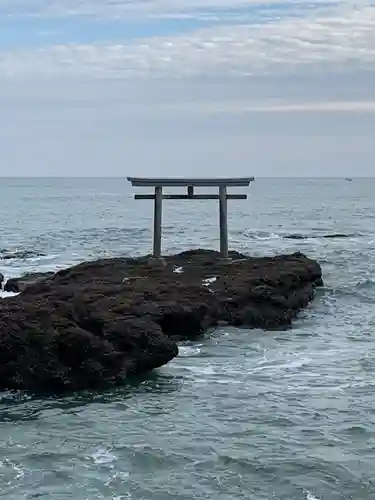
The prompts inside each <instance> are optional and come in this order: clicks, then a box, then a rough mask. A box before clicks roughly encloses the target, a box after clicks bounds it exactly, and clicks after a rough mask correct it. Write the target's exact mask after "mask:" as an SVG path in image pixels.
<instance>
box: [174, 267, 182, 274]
mask: <svg viewBox="0 0 375 500" xmlns="http://www.w3.org/2000/svg"><path fill="white" fill-rule="evenodd" d="M173 272H174V273H177V274H181V273H183V272H184V268H183V267H181V266H180V267H175V268H174V269H173Z"/></svg>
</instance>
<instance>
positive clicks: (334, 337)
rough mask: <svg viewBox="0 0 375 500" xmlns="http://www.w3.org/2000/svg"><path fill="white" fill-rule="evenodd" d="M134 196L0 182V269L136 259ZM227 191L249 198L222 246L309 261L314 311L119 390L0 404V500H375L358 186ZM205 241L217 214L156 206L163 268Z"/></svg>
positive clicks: (93, 184) (366, 195) (171, 203)
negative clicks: (315, 281) (171, 257)
mask: <svg viewBox="0 0 375 500" xmlns="http://www.w3.org/2000/svg"><path fill="white" fill-rule="evenodd" d="M134 192H135V188H132V187H131V186H130V185H129V183H128V182H127V180H126V178H116V179H114V178H112V179H109V178H108V179H106V178H96V179H81V178H75V179H68V178H64V179H58V178H55V179H52V178H51V179H31V178H30V179H11V178H3V179H1V182H0V224H1V231H0V272H2V273H3V274H4V275H5V277H6V278H10V277H15V276H20V275H22V274H23V273H26V272H35V271H50V270H57V269H61V268H64V267H66V266H70V265H72V264H75V263H78V262H81V261H83V260H90V259H96V258H99V257H112V256H137V255H142V254H147V253H149V252H150V251H151V248H152V215H153V204H152V201H149V200H148V201H147V200H146V201H139V200H134V199H133V194H134ZM137 192H143V193H147V192H148V190H147V189H144V190H143V191H140V190H139V188H138V191H137ZM234 192H241V193H247V194H248V199H247V200H246V201H243V200H230V201H229V202H228V205H229V206H228V210H229V237H230V247H231V248H232V249H235V250H238V251H240V252H244V253H246V254H248V255H256V256H259V255H273V254H278V253H284V252H295V251H301V252H304V253H306V254H307V255H308V256H310V257H312V258H315V259H317V260H318V261H319V262H320V263H321V265H322V269H323V274H324V283H325V285H324V287H323V288H321V289H320V290H319V291H318V292H317V294H316V298H315V300H314V301H313V303H312V304H311V305H310V306H309V307H308V308H307V309H306V310H305V311H303V312H301V313H300V314H299V316H298V318H297V319H296V321H295V323H294V327H293V329H291V330H288V331H272V332H266V331H263V330H241V329H234V328H227V327H221V328H218V329H217V330H216V331H213V332H209V333H208V334H207V335H205V336H204V337H202V338H200V339H199V340H197V341H194V342H184V343H181V344H180V353H179V356H178V357H177V358H175V359H174V360H173V361H171V362H170V363H169V364H167V365H166V366H164V367H161V368H160V369H158V370H155V371H154V372H153V373H150V374H149V375H147V376H144V377H142V378H141V379H137V380H134V381H132V382H131V383H129V384H128V385H126V386H124V387H118V388H115V389H112V390H107V391H104V392H103V391H98V392H87V391H86V392H80V393H74V394H66V395H64V396H54V395H50V396H44V397H40V396H35V395H32V394H25V393H22V392H3V393H0V497H1V498H6V499H8V500H23V499H28V500H29V499H30V500H31V499H46V500H47V499H53V500H63V499H64V500H65V499H72V500H96V499H112V500H125V499H132V500H151V499H152V500H193V499H197V500H240V499H246V500H271V499H272V500H349V499H350V500H374V499H375V377H374V375H375V178H372V179H363V178H353V179H344V178H337V179H334V178H324V179H323V178H314V179H305V178H299V179H293V178H282V179H281V178H280V179H277V178H272V179H271V178H267V179H265V178H264V179H262V178H257V179H256V180H255V182H253V183H252V185H251V186H250V187H249V188H241V189H236V190H234ZM218 236H219V235H218V206H217V202H215V201H212V200H205V201H192V200H188V201H175V200H168V201H165V203H164V207H163V252H164V253H165V254H168V253H174V252H179V251H182V250H186V249H190V248H198V247H199V248H213V249H217V248H218ZM2 296H3V297H5V298H3V300H12V299H11V298H9V294H5V293H2ZM0 300H1V299H0Z"/></svg>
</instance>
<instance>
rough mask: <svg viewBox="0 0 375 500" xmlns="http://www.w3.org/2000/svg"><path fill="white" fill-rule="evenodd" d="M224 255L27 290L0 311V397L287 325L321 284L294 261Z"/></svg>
mask: <svg viewBox="0 0 375 500" xmlns="http://www.w3.org/2000/svg"><path fill="white" fill-rule="evenodd" d="M231 257H232V259H233V260H232V262H230V263H229V262H223V261H221V260H220V258H219V255H218V254H217V253H216V252H214V251H209V250H196V251H188V252H183V253H181V254H178V255H175V256H170V257H167V258H166V259H165V262H164V265H161V264H159V265H155V263H150V262H149V259H148V258H147V257H143V258H139V259H121V258H116V259H102V260H98V261H96V262H85V263H82V264H79V265H77V266H75V267H72V268H69V269H65V270H62V271H59V272H57V273H56V274H54V275H53V276H48V277H46V278H47V279H42V280H40V279H39V280H36V281H34V282H33V283H29V284H28V285H27V286H26V287H25V288H24V289H23V291H22V293H21V294H20V295H18V296H16V297H13V298H9V299H6V300H3V301H1V304H0V389H20V388H22V389H31V390H40V389H41V390H53V391H62V390H73V389H82V388H94V387H100V386H105V385H107V384H119V383H122V382H124V381H125V380H126V379H128V378H129V377H131V376H133V375H136V374H139V373H142V372H146V371H148V370H151V369H153V368H156V367H159V366H162V365H163V364H165V363H167V362H168V361H170V360H171V359H172V358H173V357H175V356H176V355H177V354H178V348H177V345H176V342H177V341H179V340H181V339H194V338H196V337H197V336H198V335H201V334H202V333H204V332H205V331H206V330H207V329H208V328H213V327H215V326H216V325H217V324H218V323H219V322H220V323H221V322H223V321H225V322H226V323H228V324H230V325H235V326H239V327H249V328H253V327H259V328H266V329H273V328H287V327H290V326H291V322H292V319H293V318H294V317H295V316H296V315H297V313H298V311H300V310H301V308H303V307H305V306H306V305H307V304H308V303H309V302H310V301H311V300H312V298H313V296H314V289H315V287H316V286H319V285H321V284H322V278H321V269H320V266H319V264H318V263H317V262H315V261H313V260H311V259H308V258H307V257H306V256H304V255H303V254H301V253H295V254H292V255H282V256H277V257H267V258H249V257H246V256H245V255H241V254H238V253H236V252H233V253H232V254H231ZM38 278H40V276H38Z"/></svg>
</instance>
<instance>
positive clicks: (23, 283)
mask: <svg viewBox="0 0 375 500" xmlns="http://www.w3.org/2000/svg"><path fill="white" fill-rule="evenodd" d="M54 275H55V273H52V272H49V273H27V274H24V275H23V276H21V277H20V278H10V279H8V280H7V281H6V282H5V285H4V291H5V292H13V293H19V292H23V291H24V290H25V288H26V287H28V286H30V285H33V284H34V283H39V282H41V281H43V280H46V279H49V278H52V276H54Z"/></svg>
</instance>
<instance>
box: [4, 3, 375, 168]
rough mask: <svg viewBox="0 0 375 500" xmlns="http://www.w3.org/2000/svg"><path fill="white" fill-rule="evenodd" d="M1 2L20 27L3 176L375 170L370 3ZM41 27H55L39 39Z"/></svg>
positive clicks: (12, 61)
mask: <svg viewBox="0 0 375 500" xmlns="http://www.w3.org/2000/svg"><path fill="white" fill-rule="evenodd" d="M251 9H252V10H251ZM1 16H2V17H3V19H12V23H13V24H11V29H10V31H12V33H13V31H14V30H15V31H17V29H16V28H17V26H19V30H18V35H19V38H18V39H17V44H14V45H12V43H9V41H8V43H7V48H5V44H4V45H3V49H2V50H1V49H0V109H1V113H0V149H1V151H2V163H1V166H0V175H6V174H7V173H9V172H12V174H14V175H127V174H131V173H134V172H137V173H140V174H143V175H154V174H155V172H157V173H160V174H163V175H173V174H175V175H176V173H179V174H183V173H186V172H187V171H189V172H191V173H192V174H195V175H199V174H202V175H213V173H215V175H225V174H227V172H228V169H230V171H231V172H232V173H233V175H244V174H249V173H250V174H255V175H348V176H352V175H353V174H354V173H357V174H361V175H366V174H367V175H369V174H372V169H373V166H372V163H371V162H372V158H373V157H374V155H375V144H374V141H373V135H374V133H375V85H374V84H373V82H374V81H375V6H374V5H372V2H366V1H361V0H356V1H355V2H354V0H353V1H339V2H328V1H323V0H322V1H315V2H313V3H310V2H297V1H291V2H284V1H281V0H271V1H270V2H266V1H263V0H260V1H255V0H249V1H246V2H245V1H241V0H233V1H232V0H211V1H208V0H207V1H204V0H200V1H198V0H181V1H179V2H176V1H173V2H172V1H171V0H148V1H139V0H137V1H136V0H134V1H128V2H126V1H120V0H118V1H116V0H111V1H110V0H107V1H104V0H103V1H99V0H75V1H73V0H59V1H57V0H51V1H49V2H47V1H46V0H23V1H22V0H0V18H1ZM73 18H74V20H73V21H74V22H73V21H72V19H73ZM93 18H95V20H93ZM135 18H138V19H140V20H141V21H142V23H143V24H139V25H137V26H138V27H141V28H142V29H140V33H136V34H137V36H134V37H129V36H128V37H127V36H126V33H127V26H129V23H132V22H133V19H135ZM203 18H204V19H206V20H210V22H209V23H207V24H204V26H205V28H202V24H197V23H195V21H196V20H197V19H203ZM52 19H55V20H56V19H59V22H56V23H55V24H54V23H53V22H52V21H51V20H52ZM82 19H86V21H87V23H86V21H85V23H86V24H85V23H83V24H80V23H81V21H82ZM105 19H112V20H113V19H118V20H120V24H119V25H117V26H120V29H119V33H120V35H121V30H122V31H123V32H124V36H117V37H115V36H113V38H111V33H112V34H113V32H112V31H111V28H112V27H113V26H114V24H111V23H112V21H111V22H109V23H107V24H106V23H105ZM150 19H158V20H162V22H161V23H160V24H159V25H158V32H157V33H156V32H152V33H151V32H150V30H149V24H148V23H149V21H150ZM166 19H167V20H168V23H169V20H170V19H172V20H175V21H176V20H178V19H179V20H184V19H185V20H192V21H194V22H190V21H189V22H188V23H186V24H184V22H181V23H179V22H176V23H175V22H174V21H173V23H172V27H173V29H172V30H169V31H168V33H169V34H167V30H166V26H167V25H166V24H164V21H163V20H166ZM215 19H217V20H218V21H219V22H218V23H216V21H215ZM214 21H215V22H214ZM18 22H20V23H21V24H19V25H18V24H17V23H18ZM92 23H94V24H95V30H93V29H92V26H94V24H92ZM121 23H122V24H121ZM126 23H128V24H126ZM5 25H6V24H4V26H5ZM73 25H74V29H75V30H76V31H77V30H78V31H79V30H80V29H81V28H82V30H85V34H91V37H92V43H91V41H90V40H89V41H87V43H86V42H85V43H83V42H82V41H80V42H77V40H76V39H75V38H74V37H73V36H72V33H73V31H74V30H72V29H71V30H70V31H69V29H68V28H69V27H70V28H72V26H73ZM24 26H28V30H23V29H22V27H24ZM133 26H135V24H134V25H133ZM168 26H169V27H170V26H171V25H168ZM183 26H184V29H182V28H183ZM36 27H37V29H38V30H39V32H41V33H49V35H51V33H52V35H53V36H52V35H51V36H44V37H40V38H43V41H38V40H35V39H33V44H31V43H30V40H31V38H30V37H31V33H32V32H33V31H35V29H36ZM145 27H147V29H146V28H145ZM0 28H1V26H0ZM13 28H14V29H13ZM55 30H58V31H59V37H60V42H59V43H55V42H54V43H52V42H51V40H52V39H55V38H56V37H55V35H54V32H55ZM105 30H106V31H105ZM163 30H164V31H163ZM101 31H102V32H103V33H104V31H105V34H106V40H107V41H106V43H101V42H100V40H102V39H103V38H100V37H99V36H98V34H100V32H101ZM8 32H9V30H8ZM0 33H1V32H0ZM156 35H157V36H156ZM2 36H3V38H2V39H3V41H4V34H3V35H2ZM54 37H55V38H54ZM1 46H2V45H1V35H0V47H1ZM12 47H13V48H12ZM20 146H22V147H20Z"/></svg>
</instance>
